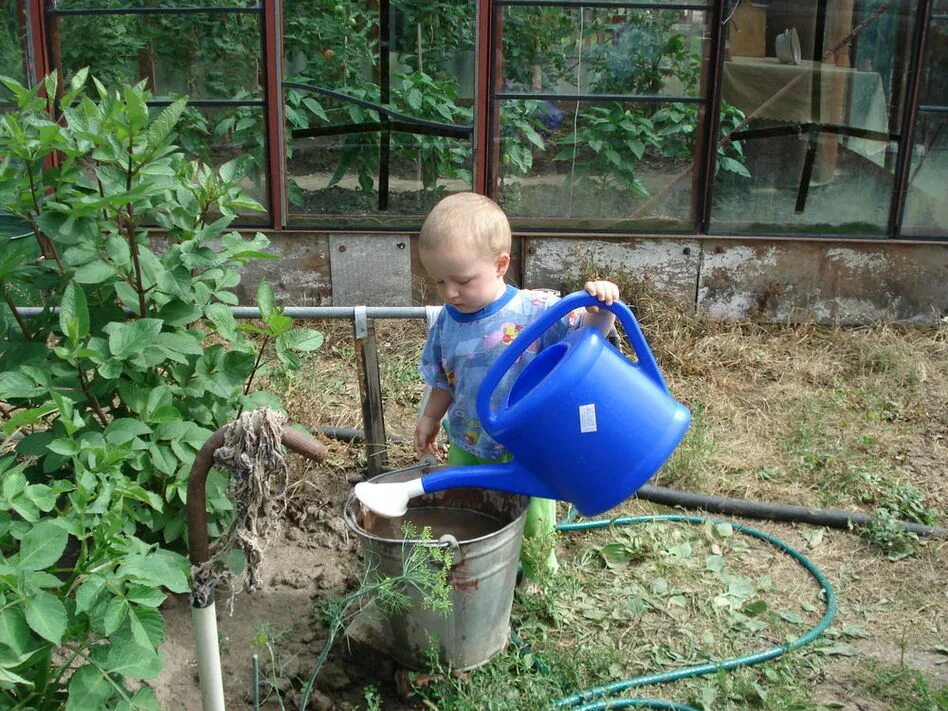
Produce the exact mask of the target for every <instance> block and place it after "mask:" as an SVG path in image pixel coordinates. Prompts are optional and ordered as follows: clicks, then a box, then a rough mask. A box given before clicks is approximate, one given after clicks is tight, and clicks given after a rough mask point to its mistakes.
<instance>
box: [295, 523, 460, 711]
mask: <svg viewBox="0 0 948 711" xmlns="http://www.w3.org/2000/svg"><path fill="white" fill-rule="evenodd" d="M402 535H403V538H404V542H403V543H402V571H401V573H399V574H398V575H392V576H382V575H379V573H378V565H377V563H376V562H375V561H374V560H372V559H367V560H366V564H365V567H364V568H363V570H362V575H361V577H360V579H359V584H358V586H357V587H356V589H355V590H354V591H352V592H351V593H348V594H347V595H344V596H342V597H335V598H331V599H328V600H326V601H325V602H324V603H323V605H322V616H323V619H324V620H325V621H326V628H327V633H326V641H325V643H324V644H323V648H322V649H321V650H320V653H319V656H318V657H317V658H316V662H315V663H314V664H313V668H312V671H310V674H309V678H308V679H307V680H306V684H305V685H304V686H303V696H302V699H301V700H300V711H305V709H306V705H307V703H309V697H310V695H311V694H312V691H313V688H314V686H315V683H316V677H317V675H318V674H319V670H320V669H321V668H322V666H323V664H324V663H325V662H326V659H327V658H328V657H329V652H330V651H331V650H332V646H333V644H334V643H335V641H336V639H337V638H338V636H339V635H340V633H344V632H345V630H346V629H347V628H348V627H349V625H350V624H351V623H352V621H353V620H354V619H355V618H356V616H357V615H359V614H361V613H363V612H365V611H366V608H367V607H368V606H369V605H370V604H372V605H374V606H375V608H376V609H378V610H379V612H381V613H382V614H383V615H393V614H396V613H398V612H403V611H405V610H408V609H409V608H411V606H412V595H411V591H416V592H417V593H418V595H419V596H420V599H421V605H422V607H423V608H425V609H427V610H433V611H435V612H440V613H441V614H442V615H444V616H445V617H447V616H448V615H449V614H451V609H452V603H451V585H450V583H449V582H448V576H449V575H450V573H451V565H452V564H453V562H454V553H453V552H452V550H451V549H450V548H449V547H441V546H432V545H427V544H428V543H430V542H431V528H430V527H428V526H425V527H424V528H423V529H422V530H421V532H420V533H418V531H417V530H416V529H415V526H414V525H413V524H412V523H411V522H405V523H404V524H403V525H402Z"/></svg>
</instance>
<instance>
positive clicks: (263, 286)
mask: <svg viewBox="0 0 948 711" xmlns="http://www.w3.org/2000/svg"><path fill="white" fill-rule="evenodd" d="M257 308H258V309H260V318H261V319H262V320H263V321H264V322H266V323H269V322H270V319H271V318H273V315H274V314H276V313H277V305H276V301H275V300H274V298H273V288H272V287H271V286H270V285H269V284H268V283H267V282H265V281H261V282H260V284H259V285H258V286H257Z"/></svg>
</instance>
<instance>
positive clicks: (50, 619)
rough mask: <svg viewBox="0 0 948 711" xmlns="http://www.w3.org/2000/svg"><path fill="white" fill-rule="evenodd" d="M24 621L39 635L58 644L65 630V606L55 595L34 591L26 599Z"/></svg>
mask: <svg viewBox="0 0 948 711" xmlns="http://www.w3.org/2000/svg"><path fill="white" fill-rule="evenodd" d="M26 622H27V624H29V626H30V629H32V630H33V631H34V632H36V634H38V635H39V636H40V637H42V638H43V639H47V640H49V641H50V642H52V643H53V644H59V643H60V642H61V641H62V638H63V632H65V631H66V608H65V607H63V603H62V601H60V599H59V598H58V597H56V596H55V595H51V594H50V593H48V592H45V591H42V590H41V591H39V592H34V593H33V594H32V595H30V596H29V597H28V598H27V599H26Z"/></svg>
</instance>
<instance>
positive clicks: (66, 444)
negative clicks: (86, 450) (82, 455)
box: [47, 437, 79, 457]
mask: <svg viewBox="0 0 948 711" xmlns="http://www.w3.org/2000/svg"><path fill="white" fill-rule="evenodd" d="M47 449H49V451H50V452H55V453H56V454H61V455H63V456H64V457H72V456H74V455H76V454H79V443H78V442H76V441H75V440H72V439H69V438H68V437H60V438H59V439H54V440H53V441H52V442H50V443H49V444H48V445H47Z"/></svg>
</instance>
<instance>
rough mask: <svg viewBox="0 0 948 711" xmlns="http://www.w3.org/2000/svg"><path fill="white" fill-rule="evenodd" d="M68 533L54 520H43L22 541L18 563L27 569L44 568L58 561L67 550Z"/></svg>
mask: <svg viewBox="0 0 948 711" xmlns="http://www.w3.org/2000/svg"><path fill="white" fill-rule="evenodd" d="M67 538H68V534H67V533H66V531H64V530H63V529H62V528H60V527H59V526H57V525H56V524H55V523H53V522H52V521H41V522H40V523H38V524H36V525H35V526H33V528H31V529H30V530H29V531H28V532H27V533H26V535H25V536H23V538H22V540H21V541H20V554H19V555H18V556H17V565H18V566H19V567H21V568H24V569H26V570H42V569H43V568H48V567H49V566H51V565H53V564H54V563H55V562H56V561H58V560H59V559H60V558H61V557H62V554H63V551H64V550H66V540H67Z"/></svg>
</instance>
